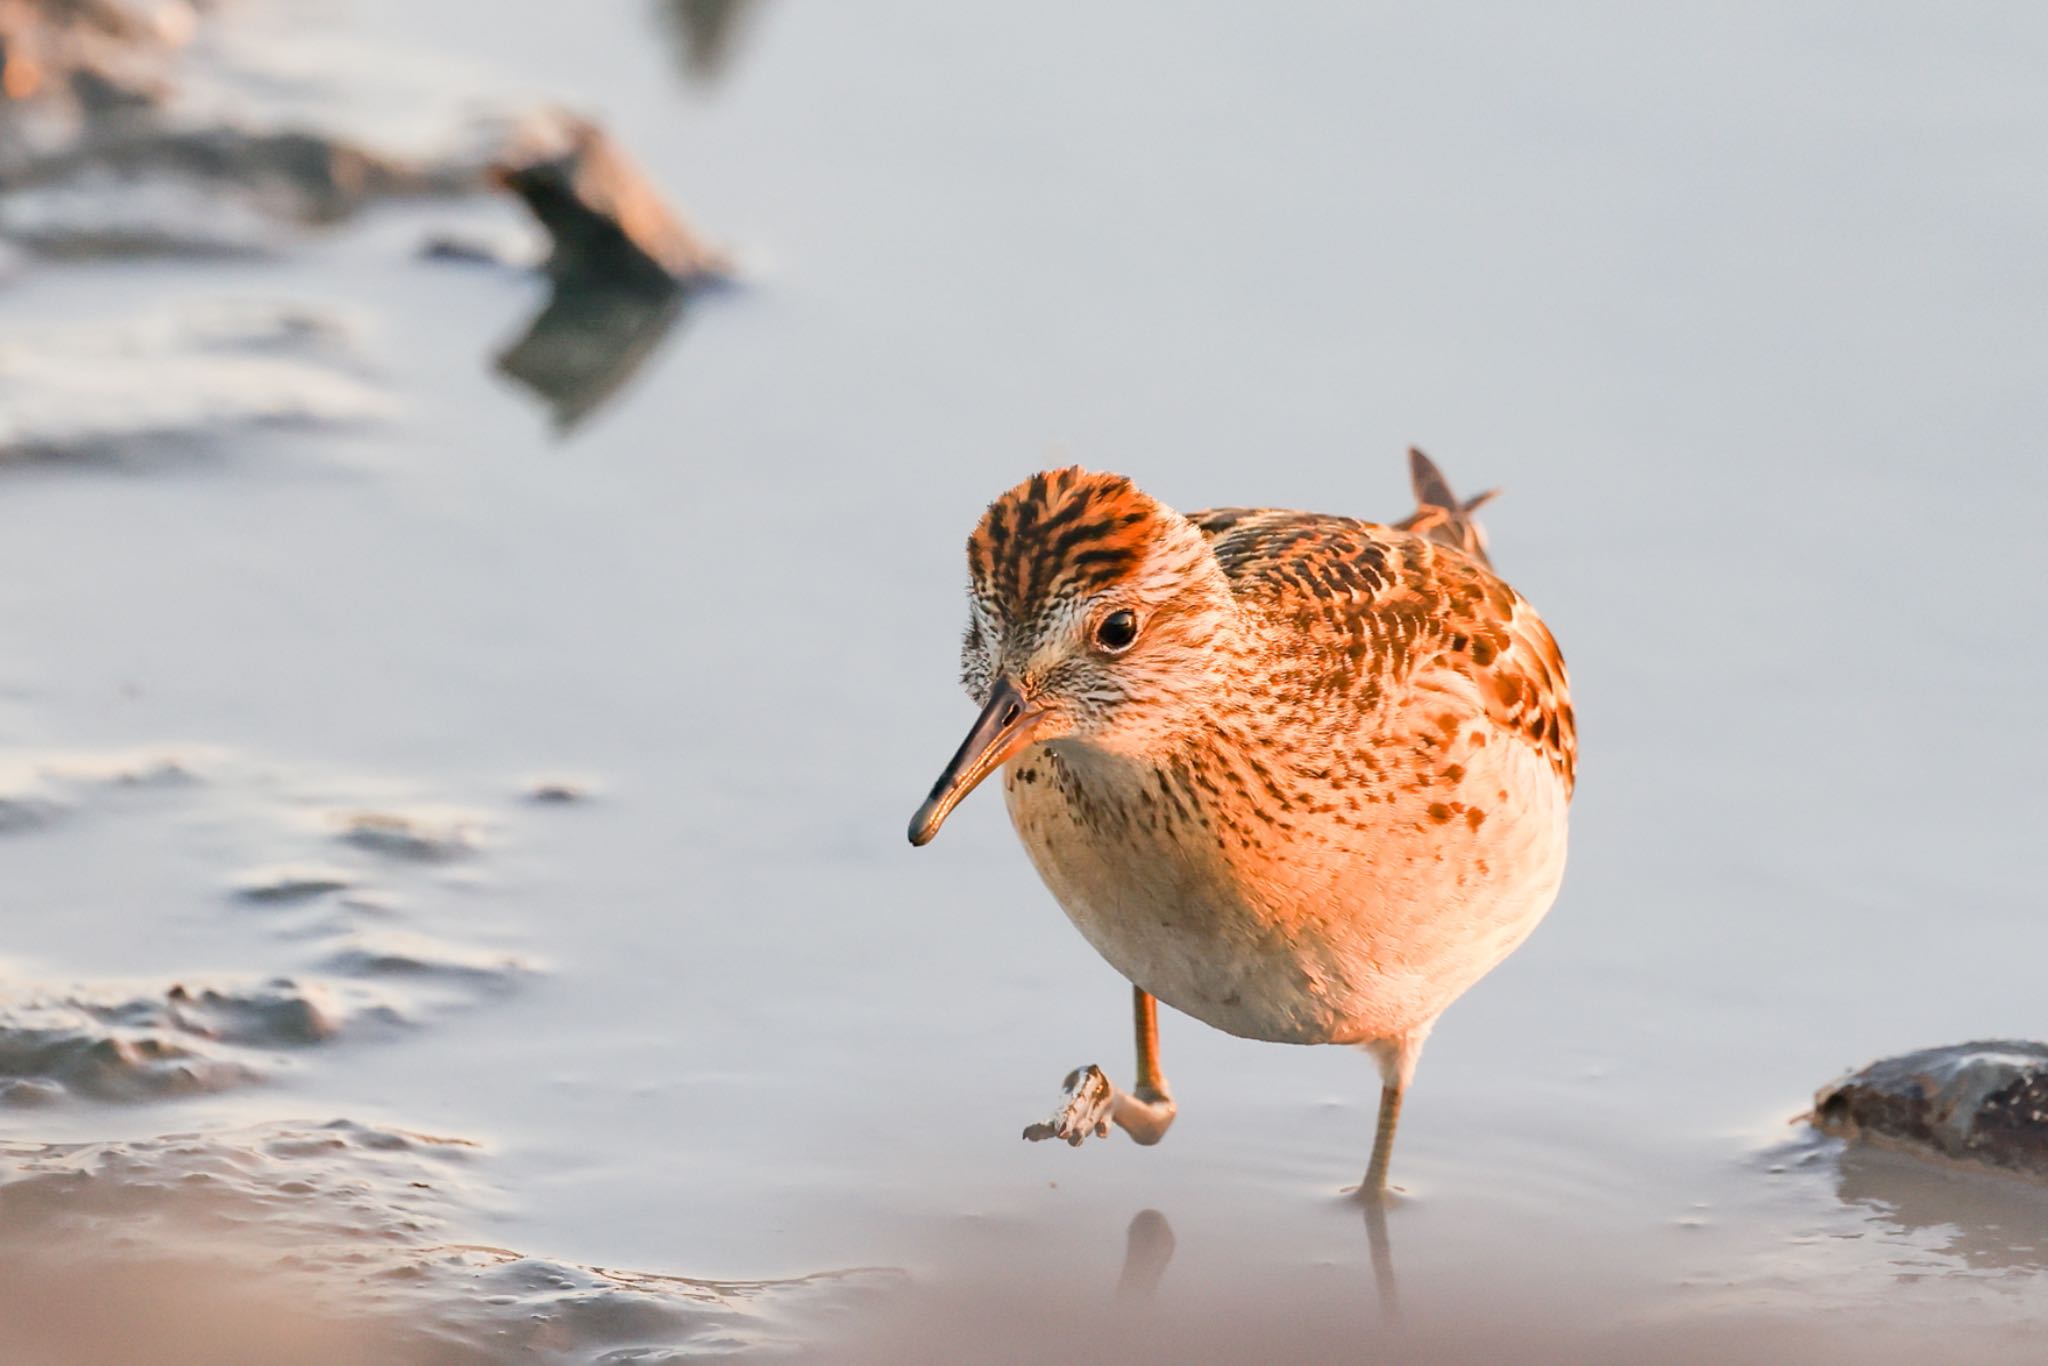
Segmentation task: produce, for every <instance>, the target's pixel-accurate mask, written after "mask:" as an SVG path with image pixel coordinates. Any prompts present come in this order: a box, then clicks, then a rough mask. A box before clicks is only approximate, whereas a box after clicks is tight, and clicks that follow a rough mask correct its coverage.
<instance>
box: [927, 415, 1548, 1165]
mask: <svg viewBox="0 0 2048 1366" xmlns="http://www.w3.org/2000/svg"><path fill="white" fill-rule="evenodd" d="M1409 463H1410V473H1411V476H1412V479H1413V483H1414V488H1415V497H1416V502H1417V504H1418V507H1417V510H1416V512H1415V513H1414V514H1413V515H1412V516H1410V517H1408V518H1406V519H1405V520H1403V521H1401V522H1398V523H1394V524H1391V525H1379V524H1375V523H1371V522H1364V521H1358V520H1355V519H1353V518H1349V517H1334V516H1324V515H1320V514H1316V513H1307V512H1289V511H1282V510H1277V509H1270V508H1215V509H1211V510H1208V511H1203V512H1193V513H1188V514H1185V515H1183V514H1181V513H1179V512H1175V511H1174V510H1173V509H1172V508H1169V507H1167V506H1166V505H1165V504H1163V503H1160V502H1158V501H1157V500H1155V499H1153V498H1152V497H1150V496H1149V495H1147V494H1145V493H1144V492H1142V491H1140V490H1139V489H1138V488H1137V487H1136V486H1135V485H1133V484H1132V483H1131V481H1130V480H1128V479H1126V478H1123V477H1122V476H1119V475H1113V474H1097V473H1091V472H1089V471H1087V470H1083V469H1080V468H1078V467H1074V468H1068V469H1060V470H1051V471H1047V472H1044V473H1041V474H1036V475H1033V476H1032V477H1031V478H1030V479H1028V480H1026V481H1025V482H1023V483H1021V484H1019V485H1018V486H1017V487H1015V488H1013V489H1011V490H1010V491H1009V492H1008V493H1005V494H1004V495H1003V496H1002V497H1000V498H998V499H996V501H995V502H994V503H992V504H990V505H989V508H988V511H987V512H986V513H985V514H984V515H983V517H982V519H981V522H980V525H979V526H977V527H976V528H975V531H974V534H973V536H972V537H971V538H970V539H969V540H968V543H967V565H968V573H969V580H970V583H969V592H968V608H969V621H968V626H967V636H966V640H965V642H964V644H963V648H962V675H963V680H962V681H963V682H964V683H965V685H966V688H967V691H968V692H969V694H970V695H972V696H973V698H974V699H975V701H977V702H978V703H980V704H981V715H980V717H979V719H977V720H976V721H975V723H974V726H973V728H972V729H971V730H970V731H969V732H968V735H967V739H966V741H965V743H963V744H962V745H961V746H960V749H959V752H958V753H956V754H955V755H954V756H953V759H952V762H951V763H949V764H947V765H946V768H945V771H944V773H942V774H941V775H940V777H939V780H938V782H937V784H936V785H935V786H934V787H933V788H932V791H931V795H930V796H929V797H928V798H926V800H925V802H924V804H923V805H922V806H921V807H919V808H918V811H917V814H916V815H915V816H914V817H913V818H912V819H911V822H910V842H911V843H912V844H915V845H922V844H924V843H926V842H927V841H929V840H930V839H931V838H932V837H933V836H934V835H936V834H937V833H938V830H939V826H940V824H941V823H942V822H943V821H944V820H945V819H946V817H947V815H948V814H949V813H950V812H951V811H952V810H953V808H954V807H955V806H956V805H957V804H958V803H959V802H960V800H961V799H962V798H964V797H965V796H966V795H967V794H968V793H969V792H971V791H972V790H973V789H974V787H975V786H976V785H977V784H979V783H980V782H981V781H982V780H983V779H985V778H987V777H988V776H989V775H990V774H991V773H994V772H995V771H996V770H997V769H999V768H1000V769H1004V770H1005V772H1004V781H1003V790H1004V795H1005V797H1006V799H1007V803H1008V806H1009V811H1010V819H1011V821H1012V823H1013V824H1014V825H1015V827H1016V830H1017V834H1018V837H1019V838H1020V839H1021V840H1022V841H1023V844H1024V847H1025V849H1026V851H1027V852H1028V853H1029V855H1030V857H1031V861H1032V862H1033V863H1034V864H1035V865H1036V866H1037V869H1038V872H1039V876H1040V877H1041V878H1043V879H1044V881H1045V884H1046V886H1047V887H1048V888H1049V889H1050V890H1051V892H1052V894H1053V896H1054V898H1055V899H1056V900H1057V901H1058V902H1059V904H1060V906H1061V907H1062V908H1063V909H1064V910H1065V911H1066V913H1067V916H1068V918H1069V919H1071V920H1072V921H1073V923H1074V925H1075V927H1076V928H1078V929H1079V930H1080V931H1081V933H1082V935H1083V936H1084V937H1085V938H1086V939H1087V940H1088V942H1089V943H1090V944H1092V945H1094V947H1095V949H1096V950H1097V951H1098V952H1099V953H1101V954H1102V956H1103V957H1104V958H1105V959H1107V960H1108V961H1109V963H1110V964H1111V966H1113V967H1114V968H1116V970H1117V971H1118V972H1119V973H1121V974H1122V975H1123V976H1124V977H1126V978H1127V979H1129V981H1130V982H1131V984H1132V993H1133V997H1132V999H1133V1003H1134V1015H1135V1023H1136V1034H1137V1075H1136V1080H1135V1083H1134V1085H1133V1086H1132V1087H1131V1088H1129V1089H1128V1090H1125V1089H1123V1088H1119V1087H1116V1086H1114V1085H1112V1084H1111V1083H1110V1082H1109V1081H1108V1079H1107V1078H1106V1077H1105V1076H1104V1074H1103V1073H1102V1071H1101V1069H1100V1068H1099V1067H1089V1068H1083V1069H1079V1070H1077V1071H1076V1072H1074V1073H1072V1074H1071V1075H1069V1077H1068V1079H1067V1086H1066V1096H1065V1100H1064V1104H1063V1105H1062V1107H1061V1108H1060V1110H1059V1111H1058V1112H1057V1113H1056V1114H1055V1115H1054V1116H1053V1118H1052V1119H1051V1120H1050V1121H1049V1122H1047V1123H1045V1124H1038V1125H1033V1126H1032V1127H1031V1128H1029V1129H1027V1130H1026V1131H1025V1137H1027V1138H1063V1139H1066V1140H1067V1141H1068V1142H1070V1143H1076V1144H1078V1143H1080V1142H1081V1141H1082V1140H1083V1139H1084V1138H1086V1137H1088V1136H1089V1135H1090V1134H1097V1135H1105V1136H1106V1135H1107V1134H1108V1132H1109V1123H1110V1122H1111V1121H1114V1122H1115V1123H1116V1124H1117V1125H1118V1127H1120V1128H1122V1129H1124V1130H1125V1131H1126V1132H1127V1133H1129V1134H1130V1135H1131V1137H1133V1138H1134V1139H1136V1140H1137V1141H1138V1142H1140V1143H1146V1144H1150V1143H1156V1142H1158V1141H1159V1139H1160V1138H1161V1137H1163V1136H1164V1135H1165V1133H1166V1129H1167V1127H1168V1126H1169V1125H1170V1124H1172V1122H1173V1118H1174V1115H1175V1113H1176V1111H1175V1107H1174V1102H1173V1097H1172V1095H1171V1093H1170V1091H1169V1090H1168V1087H1167V1083H1166V1077H1165V1074H1164V1073H1163V1072H1162V1071H1161V1070H1160V1066H1159V1034H1158V1015H1157V1006H1156V1004H1155V1003H1156V1002H1157V1001H1164V1002H1166V1003H1167V1004H1168V1005H1170V1006H1172V1007H1173V1008H1174V1009H1176V1010H1179V1011H1181V1012H1183V1013H1185V1014H1188V1015H1192V1016H1193V1017H1194V1018H1195V1019H1197V1020H1200V1021H1202V1022H1203V1023H1205V1024H1208V1025H1212V1026H1214V1027H1215V1028H1217V1029H1221V1030H1224V1031H1225V1032H1227V1033H1230V1034H1236V1035H1239V1036H1242V1037H1244V1038H1249V1039H1263V1040H1269V1041H1272V1042H1275V1043H1292V1044H1351V1045H1355V1046H1357V1047H1359V1048H1362V1049H1364V1050H1365V1051H1366V1052H1368V1053H1369V1054H1370V1055H1371V1056H1372V1057H1373V1059H1374V1060H1375V1061H1376V1062H1377V1063H1378V1066H1379V1074H1380V1080H1381V1090H1380V1107H1379V1122H1378V1127H1377V1131H1376V1133H1375V1136H1374V1140H1373V1150H1372V1157H1371V1160H1370V1163H1369V1165H1368V1167H1367V1170H1366V1175H1365V1180H1364V1183H1363V1185H1362V1186H1361V1187H1360V1193H1361V1194H1362V1195H1363V1196H1364V1197H1365V1198H1366V1199H1368V1200H1369V1201H1377V1200H1378V1199H1379V1198H1380V1197H1381V1195H1382V1193H1383V1192H1384V1191H1385V1189H1386V1181H1387V1167H1388V1161H1389V1158H1390V1156H1391V1154H1392V1151H1393V1141H1394V1129H1395V1126H1396V1124H1397V1122H1398V1121H1399V1118H1400V1114H1401V1102H1402V1098H1403V1097H1404V1096H1405V1094H1406V1093H1407V1090H1408V1087H1409V1083H1410V1081H1411V1080H1412V1079H1413V1077H1414V1074H1415V1063H1416V1058H1417V1057H1418V1055H1419V1054H1420V1052H1421V1049H1422V1045H1423V1041H1424V1040H1425V1039H1426V1038H1427V1037H1428V1035H1429V1031H1430V1028H1431V1026H1432V1025H1433V1024H1434V1023H1435V1022H1436V1019H1437V1017H1438V1016H1439V1015H1441V1014H1442V1013H1443V1011H1444V1009H1445V1007H1447V1006H1449V1005H1450V1004H1451V1002H1452V1001H1454V1000H1456V999H1457V998H1458V996H1459V995H1460V994H1462V993H1463V992H1464V991H1465V990H1466V989H1467V988H1468V987H1470V986H1471V985H1472V984H1473V983H1475V982H1477V981H1478V980H1479V979H1480V978H1481V977H1483V976H1485V975H1486V973H1487V972H1489V971H1490V970H1492V968H1493V967H1494V966H1495V965H1496V964H1498V963H1499V962H1500V961H1501V960H1502V959H1503V958H1505V957H1506V956H1507V955H1508V954H1509V953H1510V952H1512V951H1513V950H1514V949H1515V947H1516V946H1517V945H1519V944H1520V943H1521V942H1522V940H1523V939H1524V938H1526V937H1527V936H1528V934H1529V932H1530V931H1531V930H1533V929H1535V927H1536V924H1537V922H1538V921H1539V920H1541V919H1542V918H1543V916H1544V914H1545V912H1547V911H1548V910H1549V909H1550V905H1551V902H1552V901H1553V900H1554V899H1555V898H1556V896H1557V889H1558V884H1559V882H1560V880H1561V879H1562V878H1563V875H1564V864H1565V836H1566V812H1567V808H1568V806H1569V805H1570V801H1571V794H1572V784H1573V776H1574V767H1575V761H1576V755H1577V740H1576V735H1575V731H1574V728H1573V721H1572V708H1571V700H1570V696H1569V688H1568V683H1567V680H1566V677H1565V668H1564V660H1563V658H1562V657H1561V656H1560V655H1559V653H1558V648H1557V643H1556V642H1555V641H1554V640H1553V639H1552V638H1551V635H1550V631H1549V630H1548V628H1546V627H1545V626H1544V624H1543V622H1542V620H1541V619H1540V618H1539V617H1538V616H1537V615H1536V611H1535V609H1534V608H1532V607H1531V606H1530V605H1529V604H1528V602H1527V601H1525V600H1524V599H1523V598H1522V596H1521V595H1520V594H1518V593H1517V592H1515V590H1514V589H1512V588H1510V587H1508V585H1507V584H1506V583H1504V582H1503V581H1502V580H1501V579H1499V578H1497V577H1496V576H1495V575H1494V573H1493V570H1492V566H1491V563H1490V562H1489V560H1488V558H1487V553H1486V545H1485V540H1484V537H1483V535H1482V534H1481V532H1480V529H1479V525H1478V523H1477V521H1475V520H1474V519H1473V516H1472V512H1473V510H1474V509H1475V508H1477V507H1478V506H1479V504H1480V503H1482V502H1484V501H1485V499H1486V498H1487V497H1490V496H1491V495H1490V494H1488V495H1482V496H1481V497H1479V498H1475V499H1471V500H1469V501H1464V502H1461V501H1460V500H1459V499H1458V498H1457V497H1455V496H1454V495H1453V494H1452V493H1451V491H1450V487H1449V485H1448V484H1447V483H1446V482H1445V480H1444V477H1443V475H1442V474H1441V473H1440V472H1439V471H1438V470H1437V468H1436V466H1435V465H1434V464H1432V463H1431V462H1430V460H1429V458H1428V457H1427V456H1425V455H1423V454H1422V452H1420V451H1411V452H1409Z"/></svg>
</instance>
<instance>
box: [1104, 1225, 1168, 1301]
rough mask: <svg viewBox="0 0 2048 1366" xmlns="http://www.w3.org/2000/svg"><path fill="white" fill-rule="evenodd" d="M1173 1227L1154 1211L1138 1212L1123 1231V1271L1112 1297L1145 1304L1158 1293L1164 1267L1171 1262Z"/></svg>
mask: <svg viewBox="0 0 2048 1366" xmlns="http://www.w3.org/2000/svg"><path fill="white" fill-rule="evenodd" d="M1173 1246H1174V1244H1173V1225H1171V1224H1169V1223H1167V1222H1166V1216H1165V1215H1163V1214H1161V1213H1160V1212H1159V1211H1158V1210H1156V1209H1141V1210H1139V1211H1138V1212H1137V1213H1136V1214H1134V1215H1132V1216H1131V1226H1130V1227H1129V1228H1128V1229H1126V1230H1125V1231H1124V1269H1123V1274H1122V1275H1121V1276H1119V1277H1117V1282H1116V1295H1117V1298H1118V1299H1119V1300H1123V1301H1125V1302H1127V1303H1131V1302H1135V1303H1140V1304H1142V1303H1148V1302H1150V1301H1151V1299H1152V1298H1153V1297H1154V1296H1155V1295H1157V1294H1158V1293H1159V1282H1160V1281H1161V1280H1163V1279H1165V1276H1166V1268H1167V1264H1168V1263H1170V1262H1171V1261H1173Z"/></svg>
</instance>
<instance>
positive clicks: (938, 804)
mask: <svg viewBox="0 0 2048 1366" xmlns="http://www.w3.org/2000/svg"><path fill="white" fill-rule="evenodd" d="M1042 715H1044V713H1043V712H1040V711H1036V710H1034V709H1032V708H1031V707H1029V706H1027V705H1025V702H1024V694H1022V693H1020V692H1018V691H1017V685H1016V684H1014V683H1012V682H1011V681H1010V680H1009V679H1007V678H1004V679H999V680H997V682H996V685H995V688H994V690H993V691H991V692H990V693H989V697H988V705H987V706H985V707H983V708H982V709H981V715H980V716H979V717H977V718H975V722H974V729H973V730H970V731H968V732H967V738H966V739H965V740H963V741H961V742H960V749H959V751H958V752H957V753H955V754H954V755H953V761H952V762H951V763H949V764H947V765H946V771H945V772H944V773H941V774H940V775H939V780H938V781H937V782H936V783H933V784H932V794H931V796H929V797H926V798H925V799H924V805H923V806H920V807H919V808H917V814H916V815H915V816H912V817H911V818H910V842H911V843H912V844H916V845H924V844H929V843H931V839H932V836H934V835H936V834H938V833H939V827H940V826H941V825H943V824H945V822H946V817H947V816H949V815H951V814H952V812H953V808H954V807H956V806H958V805H960V802H961V799H962V798H964V797H966V795H967V794H968V793H970V792H972V791H974V789H975V788H976V787H977V786H979V785H980V783H981V780H982V779H983V778H986V777H987V776H988V775H989V774H991V773H993V772H995V771H996V770H997V769H999V768H1001V767H1002V766H1003V764H1004V763H1005V762H1006V761H1007V760H1008V759H1009V757H1010V756H1011V755H1013V754H1015V753H1016V752H1017V751H1018V750H1020V749H1022V748H1024V746H1025V745H1027V744H1029V743H1030V742H1031V732H1032V731H1033V730H1034V729H1035V728H1036V727H1037V725H1038V721H1039V718H1040V717H1041V716H1042Z"/></svg>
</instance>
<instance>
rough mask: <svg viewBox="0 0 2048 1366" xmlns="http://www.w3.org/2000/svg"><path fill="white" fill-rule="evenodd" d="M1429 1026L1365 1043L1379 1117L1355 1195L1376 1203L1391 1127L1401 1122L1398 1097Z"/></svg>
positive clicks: (1389, 1157) (1381, 1195)
mask: <svg viewBox="0 0 2048 1366" xmlns="http://www.w3.org/2000/svg"><path fill="white" fill-rule="evenodd" d="M1428 1037H1429V1026H1428V1025H1424V1026H1423V1027H1422V1028H1421V1029H1419V1030H1413V1031H1411V1032H1410V1033H1408V1034H1407V1035H1405V1036H1403V1037H1400V1038H1394V1039H1379V1040H1375V1041H1374V1042H1372V1043H1369V1044H1367V1045H1366V1046H1365V1049H1366V1052H1368V1053H1370V1054H1372V1056H1373V1061H1374V1062H1376V1063H1378V1064H1379V1068H1380V1121H1379V1125H1378V1127H1377V1128H1376V1129H1375V1130H1374V1131H1373V1136H1372V1160H1371V1161H1370V1162H1368V1163H1367V1164H1366V1168H1365V1181H1364V1183H1363V1184H1361V1185H1360V1186H1359V1188H1358V1198H1359V1199H1361V1200H1363V1201H1365V1202H1366V1203H1367V1204H1378V1203H1379V1202H1380V1201H1382V1200H1385V1199H1386V1198H1387V1166H1388V1164H1389V1163H1391V1162H1392V1161H1393V1158H1394V1128H1395V1126H1396V1125H1398V1124H1399V1123H1400V1122H1401V1101H1402V1098H1403V1097H1405V1096H1406V1095H1407V1094H1408V1083H1409V1082H1411V1081H1413V1080H1414V1079H1415V1060H1416V1059H1417V1058H1419V1057H1420V1056H1422V1043H1423V1040H1425V1039H1427V1038H1428Z"/></svg>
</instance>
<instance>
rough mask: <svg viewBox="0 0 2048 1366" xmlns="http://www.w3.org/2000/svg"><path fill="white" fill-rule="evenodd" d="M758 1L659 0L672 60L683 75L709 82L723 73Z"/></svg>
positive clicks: (706, 83)
mask: <svg viewBox="0 0 2048 1366" xmlns="http://www.w3.org/2000/svg"><path fill="white" fill-rule="evenodd" d="M760 4H761V0H659V13H660V15H661V18H662V22H663V27H665V28H667V29H668V31H669V35H670V39H671V41H672V42H673V43H674V45H675V52H676V64H677V65H678V66H679V67H681V68H682V72H683V76H684V78H685V79H687V80H689V81H690V82H692V83H693V84H697V85H710V84H711V83H712V82H714V81H716V80H717V79H718V78H719V77H720V76H722V75H724V74H725V71H726V69H727V67H729V66H730V65H731V64H732V58H733V53H734V52H736V51H737V50H738V48H739V38H740V35H741V33H742V32H743V31H745V29H746V28H747V27H748V25H750V24H751V23H752V22H753V20H754V19H755V18H756V17H757V15H756V11H757V10H758V9H759V8H760Z"/></svg>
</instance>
